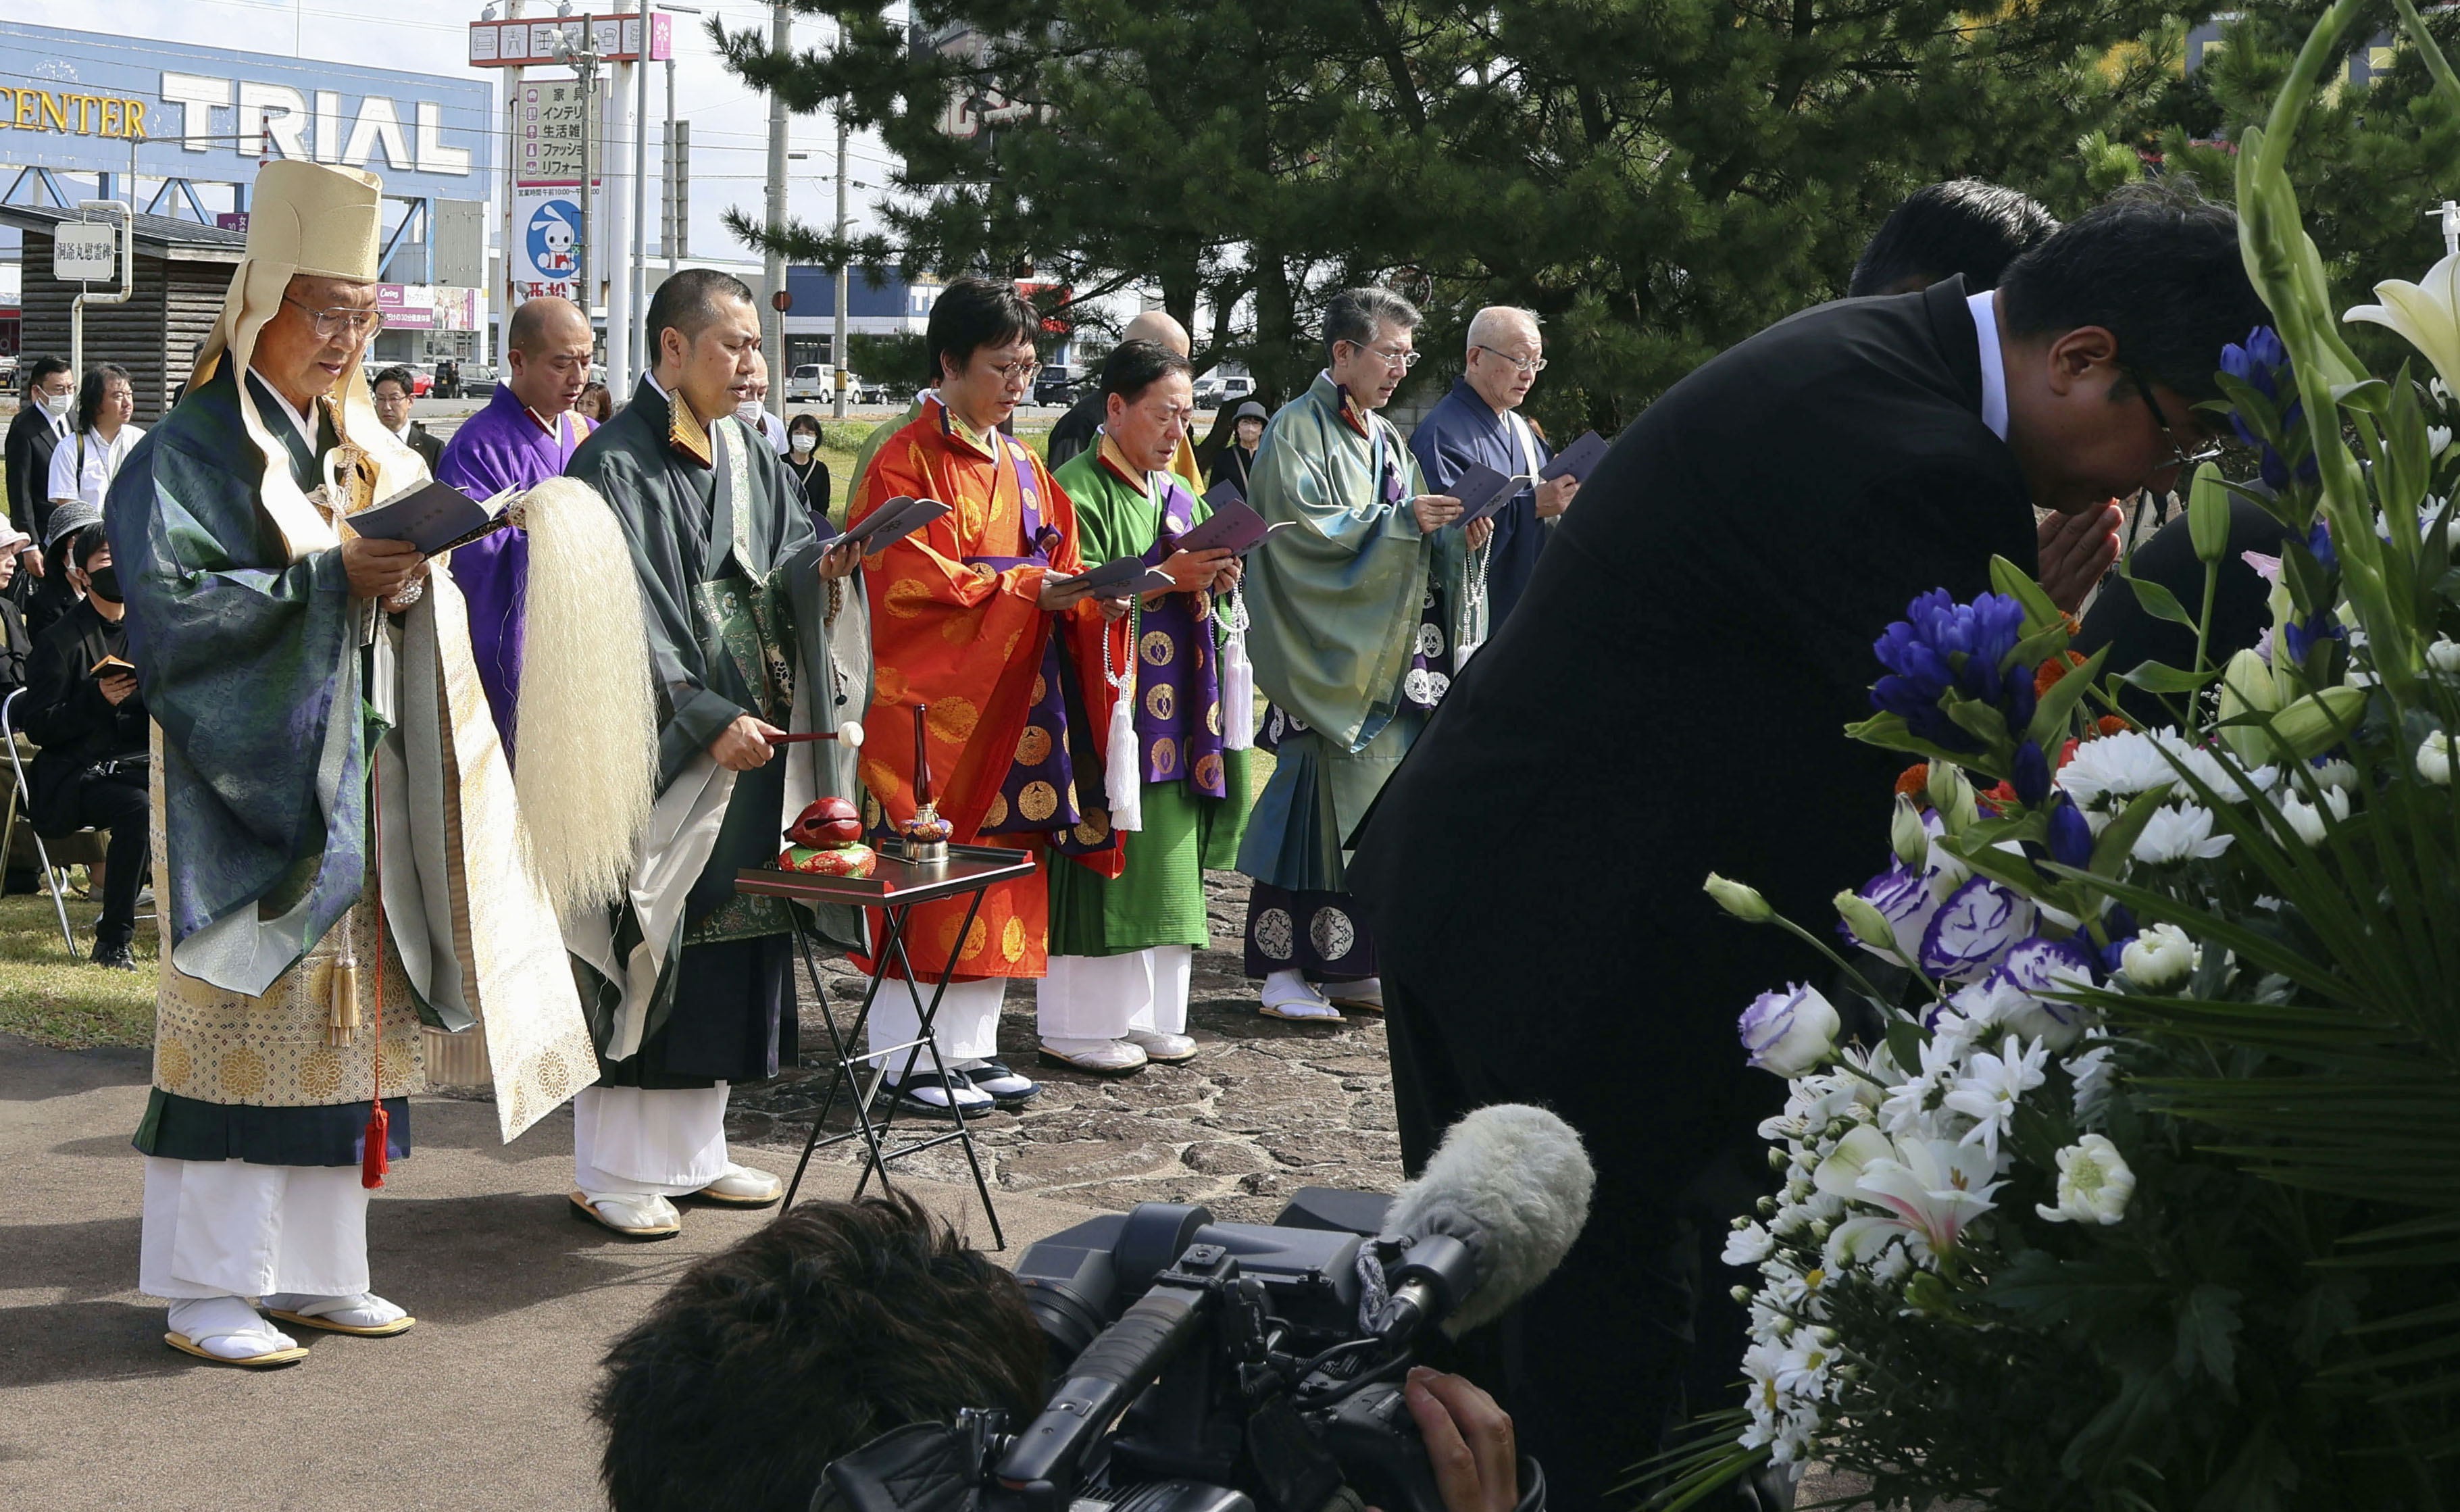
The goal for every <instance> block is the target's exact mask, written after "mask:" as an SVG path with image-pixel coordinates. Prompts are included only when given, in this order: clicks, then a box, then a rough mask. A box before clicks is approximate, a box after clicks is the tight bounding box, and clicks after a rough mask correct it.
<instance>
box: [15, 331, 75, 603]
mask: <svg viewBox="0 0 2460 1512" xmlns="http://www.w3.org/2000/svg"><path fill="white" fill-rule="evenodd" d="M26 373H27V382H28V384H29V387H28V389H27V391H26V402H25V403H24V404H22V405H20V406H19V407H18V409H17V417H16V418H15V419H13V420H11V421H10V422H9V437H8V440H7V441H6V442H5V443H0V456H5V458H6V465H7V473H6V478H7V482H8V487H9V523H11V525H14V526H16V527H17V529H19V530H20V531H22V532H24V533H25V534H26V535H27V536H28V537H30V538H31V539H32V540H34V541H41V540H43V539H45V537H46V536H47V535H48V533H49V531H48V526H49V525H50V523H51V515H52V453H53V450H54V449H56V448H57V447H58V445H59V444H60V442H61V441H63V440H65V439H67V438H68V437H70V436H72V435H74V434H75V433H74V429H73V425H74V422H73V420H72V418H71V415H70V406H71V405H73V404H74V403H75V402H76V374H75V373H74V372H72V371H71V370H70V368H69V365H68V364H67V363H65V362H62V361H61V360H60V359H59V358H57V357H36V358H35V359H33V361H32V362H31V363H29V364H27V368H26ZM28 550H29V553H30V554H31V552H32V548H31V547H29V548H28ZM18 567H19V569H20V570H22V571H26V572H29V573H32V575H34V576H37V577H39V576H41V575H42V562H41V559H40V558H39V557H37V558H35V559H34V560H32V561H25V562H20V563H19V564H18Z"/></svg>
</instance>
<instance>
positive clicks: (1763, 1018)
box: [1736, 982, 1841, 1076]
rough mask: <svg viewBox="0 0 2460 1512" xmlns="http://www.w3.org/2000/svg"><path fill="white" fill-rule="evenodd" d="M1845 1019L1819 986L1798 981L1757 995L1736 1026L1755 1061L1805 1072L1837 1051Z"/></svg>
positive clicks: (1779, 1070)
mask: <svg viewBox="0 0 2460 1512" xmlns="http://www.w3.org/2000/svg"><path fill="white" fill-rule="evenodd" d="M1840 1022H1841V1020H1839V1019H1838V1018H1837V1016H1836V1010H1835V1008H1834V1006H1833V1005H1832V1004H1830V1002H1829V1001H1828V999H1826V998H1825V997H1822V996H1820V995H1819V990H1818V989H1817V988H1815V987H1808V986H1805V985H1804V984H1802V983H1800V982H1796V983H1794V984H1793V985H1792V986H1791V987H1789V988H1787V989H1786V990H1784V991H1781V992H1762V993H1761V994H1760V995H1759V996H1758V997H1756V998H1753V999H1752V1000H1751V1006H1750V1007H1749V1008H1747V1009H1745V1010H1743V1018H1742V1022H1741V1023H1740V1024H1739V1025H1737V1026H1736V1027H1737V1029H1738V1030H1739V1032H1740V1033H1741V1034H1742V1039H1743V1049H1745V1050H1747V1051H1749V1052H1750V1057H1751V1064H1752V1065H1754V1066H1757V1067H1758V1068H1759V1069H1760V1070H1762V1071H1768V1072H1773V1073H1775V1074H1776V1075H1780V1076H1799V1075H1802V1074H1803V1073H1804V1072H1806V1071H1809V1070H1811V1069H1812V1068H1813V1067H1814V1066H1817V1065H1819V1064H1820V1063H1822V1062H1823V1061H1825V1060H1827V1059H1828V1058H1829V1057H1830V1056H1831V1055H1834V1054H1835V1053H1836V1029H1837V1026H1838V1024H1839V1023H1840Z"/></svg>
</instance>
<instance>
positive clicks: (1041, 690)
mask: <svg viewBox="0 0 2460 1512" xmlns="http://www.w3.org/2000/svg"><path fill="white" fill-rule="evenodd" d="M1049 696H1050V682H1049V681H1047V680H1046V679H1045V678H1044V677H1043V675H1042V674H1041V673H1040V672H1035V673H1034V674H1033V696H1031V697H1029V698H1028V699H1027V700H1026V701H1025V706H1026V707H1027V708H1029V709H1039V708H1041V707H1042V700H1043V699H1045V698H1048V697H1049Z"/></svg>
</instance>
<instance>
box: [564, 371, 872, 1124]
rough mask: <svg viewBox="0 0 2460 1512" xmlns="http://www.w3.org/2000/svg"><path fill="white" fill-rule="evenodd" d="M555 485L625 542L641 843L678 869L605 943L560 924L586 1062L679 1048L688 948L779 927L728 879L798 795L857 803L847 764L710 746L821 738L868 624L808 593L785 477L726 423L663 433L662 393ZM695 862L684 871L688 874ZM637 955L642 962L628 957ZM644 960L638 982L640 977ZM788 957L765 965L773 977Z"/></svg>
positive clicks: (860, 685) (849, 932)
mask: <svg viewBox="0 0 2460 1512" xmlns="http://www.w3.org/2000/svg"><path fill="white" fill-rule="evenodd" d="M684 433H690V434H691V435H693V436H695V437H698V436H704V435H705V437H706V439H705V440H702V441H701V442H700V443H699V444H700V445H702V446H704V447H706V448H708V451H707V453H706V455H707V456H708V457H709V458H710V460H709V461H706V462H705V461H703V460H701V459H700V455H701V454H697V453H696V452H695V451H694V449H693V447H692V446H690V445H688V444H686V443H685V441H684V440H683V439H681V438H680V437H681V436H682V435H683V434H684ZM566 471H567V476H569V477H572V478H577V479H581V480H582V481H583V482H585V483H587V484H589V485H590V486H591V487H592V488H594V489H595V490H597V492H598V493H599V495H600V496H601V497H602V498H604V500H606V503H607V505H608V507H609V508H611V509H612V510H613V511H614V513H615V518H616V520H617V521H618V522H620V523H621V524H622V526H623V528H624V535H625V539H626V542H627V543H628V544H629V545H630V546H631V550H632V565H633V570H634V573H635V575H636V576H637V578H638V580H639V590H640V593H641V602H642V609H643V614H644V618H645V619H646V620H647V628H648V632H649V657H650V667H651V670H652V674H653V675H654V676H655V678H656V679H657V683H658V689H659V716H660V724H659V729H658V779H657V780H658V789H659V797H658V808H657V811H656V812H655V813H653V814H652V816H651V820H650V832H651V833H650V837H649V845H650V847H651V850H652V852H653V853H660V854H666V855H671V856H675V857H680V858H682V860H681V861H679V862H676V863H675V864H674V865H672V866H662V865H660V864H657V863H656V858H655V856H654V855H653V856H651V857H648V858H645V861H644V863H643V864H642V865H641V866H640V867H639V868H638V869H637V871H636V875H635V881H634V884H633V895H632V902H631V903H630V904H629V905H626V906H625V907H624V908H623V909H622V910H620V912H619V913H618V914H617V915H616V917H615V918H614V919H613V920H611V921H610V923H609V928H610V929H611V937H601V936H599V935H597V934H596V933H595V931H594V930H593V931H592V932H591V933H590V935H589V936H588V937H587V938H585V939H584V938H583V936H582V934H581V933H580V932H579V931H578V930H576V929H574V928H573V927H572V926H570V925H569V924H568V925H567V930H566V933H567V937H568V939H569V941H570V943H571V944H572V948H573V953H574V956H575V958H576V959H577V960H578V961H580V962H581V964H582V966H583V968H584V969H583V971H582V972H581V977H582V980H583V985H584V991H583V1000H584V1006H585V1007H587V1008H588V1009H589V1010H590V1016H591V1024H592V1029H593V1031H594V1032H595V1033H596V1034H597V1037H598V1043H599V1050H600V1054H601V1055H602V1057H603V1058H604V1060H606V1061H607V1062H609V1063H616V1062H622V1061H626V1060H628V1059H630V1058H631V1057H632V1056H633V1055H634V1054H636V1053H637V1052H638V1051H639V1050H640V1047H641V1046H642V1044H643V1043H644V1042H645V1041H647V1040H648V1039H650V1038H652V1037H654V1036H656V1035H657V1034H659V1033H661V1032H662V1031H666V1030H668V1028H669V1027H670V1022H671V1027H672V1028H673V1029H675V1030H677V1031H680V1032H681V1033H682V1035H683V1036H684V1037H685V1038H690V1037H692V1036H693V1035H695V1034H697V1033H698V1028H699V1026H696V1025H694V1024H691V1023H689V1022H687V1021H686V1020H687V1019H688V1018H689V1016H691V1015H693V1014H694V1013H696V1012H700V1011H701V1005H699V1004H697V1003H696V1002H695V998H694V993H693V982H692V980H691V978H692V975H693V973H692V970H691V966H690V961H689V956H688V954H687V953H686V952H687V951H688V950H689V948H697V947H714V946H720V945H725V944H729V943H733V942H741V941H747V940H758V939H762V938H765V937H772V936H782V935H784V934H786V933H787V932H789V930H790V929H791V928H792V922H791V920H790V918H789V916H788V915H787V913H786V912H785V911H784V910H785V905H784V904H782V903H780V902H778V901H777V900H774V899H765V898H752V897H744V896H740V895H738V894H737V893H736V892H735V890H734V878H735V873H736V872H737V871H738V870H740V869H743V868H748V867H756V866H763V865H767V864H770V863H772V862H774V861H775V859H776V856H777V853H778V851H779V850H781V849H782V848H783V847H784V841H783V839H782V836H781V831H782V830H783V828H784V827H785V825H787V824H789V823H791V822H793V820H794V819H795V815H797V814H798V813H800V812H801V809H802V806H803V805H804V804H805V803H808V802H809V801H810V800H811V799H813V798H816V797H818V796H820V795H823V794H835V795H838V796H840V797H852V796H855V795H856V794H857V793H858V791H859V789H858V788H857V786H856V777H855V771H854V762H855V756H854V753H853V752H852V751H850V750H848V749H847V748H846V746H845V745H844V744H843V743H841V742H838V741H834V740H828V741H818V742H814V743H809V744H796V745H792V746H786V747H782V748H781V749H780V751H779V754H778V756H777V757H776V758H775V759H774V760H772V761H770V762H769V763H768V764H767V765H765V766H760V767H755V768H753V769H752V770H751V771H748V772H742V773H723V772H720V771H718V770H717V768H716V765H715V763H714V762H713V761H712V760H710V757H709V756H708V749H709V745H710V741H712V740H714V739H716V738H717V736H718V735H719V733H720V732H722V731H723V730H725V729H726V727H727V726H728V725H730V724H732V722H733V721H734V719H735V717H736V716H737V715H740V714H745V713H750V714H755V715H757V716H759V717H760V718H763V719H766V720H768V721H769V722H770V723H771V724H773V725H775V726H777V727H778V728H780V729H785V730H796V731H802V730H818V731H828V730H834V729H836V728H837V726H838V724H839V723H840V722H841V721H842V720H844V719H846V718H848V717H852V716H854V715H855V714H856V713H857V712H858V711H859V710H862V709H864V708H867V707H868V706H869V704H870V701H871V686H870V670H871V650H870V635H869V617H868V610H867V609H866V608H865V606H864V598H863V590H862V584H861V580H860V579H859V577H853V578H847V579H845V580H843V581H842V583H840V584H838V585H831V584H828V583H824V582H822V581H821V580H820V578H819V575H818V573H817V571H816V567H817V564H818V562H819V558H820V556H821V554H822V552H823V551H824V550H825V546H824V545H823V543H821V541H820V540H819V539H818V537H817V536H816V534H815V533H814V531H813V528H812V522H811V516H810V513H809V511H807V510H806V509H804V508H803V507H802V503H801V500H800V497H799V496H798V495H797V494H796V493H795V489H794V485H793V483H792V481H791V480H790V479H788V478H787V476H786V472H785V467H784V464H783V463H782V462H780V461H779V460H778V459H777V457H776V454H775V453H774V451H773V450H772V449H771V448H770V446H769V444H768V443H767V442H766V441H765V440H763V439H762V438H761V437H758V436H755V435H748V434H747V433H746V432H745V431H744V429H743V428H742V427H741V426H740V425H739V424H737V423H736V422H735V421H734V420H733V418H732V416H724V417H719V418H717V419H714V420H712V421H710V423H709V425H708V427H707V430H706V432H705V433H703V432H701V431H700V428H699V427H698V426H696V425H693V424H690V423H685V424H682V425H678V424H676V415H675V411H674V410H673V409H672V408H671V407H670V406H669V404H668V399H667V398H666V396H665V395H664V394H660V393H659V392H658V390H657V388H656V387H655V386H654V385H653V384H652V383H650V382H649V381H648V380H647V379H646V378H645V379H643V380H642V383H641V387H640V389H639V391H638V392H637V393H636V394H634V396H633V399H632V402H631V403H630V404H628V405H626V407H625V409H624V411H623V413H622V414H620V415H617V416H616V417H615V418H614V419H613V420H610V421H608V422H607V423H606V424H604V425H603V426H601V427H599V428H598V430H597V431H595V432H594V433H592V434H591V436H590V437H589V439H588V440H586V441H584V442H583V443H582V446H581V448H580V450H579V451H577V452H575V453H574V454H573V458H572V462H571V465H570V466H569V468H568V469H567V470H566ZM832 587H835V588H836V591H835V592H834V593H833V592H832V591H831V590H832ZM712 831H713V839H712ZM694 856H698V857H699V860H698V862H697V864H689V862H690V859H691V858H692V857H694ZM660 877H668V878H670V879H671V883H670V884H669V885H668V889H667V893H666V895H665V896H663V897H661V898H657V899H649V898H647V892H648V890H649V889H650V888H651V887H652V886H653V885H655V884H653V883H652V882H651V881H649V879H655V878H660ZM645 902H646V903H647V906H645ZM816 918H817V922H818V926H819V929H820V932H821V933H822V935H823V936H824V937H825V938H827V939H829V940H831V941H833V942H835V943H837V944H838V945H840V946H844V947H848V948H852V947H857V946H859V945H860V944H861V942H862V938H863V936H862V932H861V925H860V918H859V914H858V913H857V912H856V911H855V910H853V909H850V908H845V907H838V906H828V907H823V908H820V909H818V910H816ZM649 936H655V939H654V941H651V940H649V939H648V937H649ZM645 943H647V944H648V946H649V950H650V955H649V957H646V958H645V957H642V956H639V955H637V954H636V953H635V952H636V948H637V947H640V946H642V945H644V944H645ZM648 959H654V962H655V964H656V967H657V969H656V970H655V971H654V973H652V972H651V971H649V970H648V969H647V968H646V967H645V965H644V962H645V960H648ZM785 961H786V957H785V955H783V954H782V953H780V954H777V955H775V956H774V969H784V965H785ZM618 962H623V963H629V970H628V971H626V970H624V969H610V968H615V964H616V963H618ZM653 978H654V979H653ZM678 978H682V980H681V981H680V983H679V982H678ZM786 1000H787V1001H789V1002H791V1000H792V993H791V990H788V991H787V992H786ZM707 1011H708V1012H720V1013H722V1012H732V1005H729V1004H722V1003H712V1004H710V1005H708V1006H707ZM670 1015H671V1020H670ZM680 1042H681V1041H674V1042H673V1043H680ZM771 1054H772V1055H774V1049H773V1051H772V1053H771ZM753 1058H755V1059H763V1060H765V1059H766V1058H768V1057H763V1056H758V1055H754V1057H753ZM772 1074H774V1068H771V1069H767V1070H764V1069H761V1068H760V1067H758V1066H747V1067H746V1068H745V1069H743V1070H741V1071H738V1072H735V1073H733V1074H732V1075H727V1074H722V1073H710V1072H702V1073H694V1074H693V1075H724V1078H725V1079H730V1080H751V1079H756V1078H757V1077H758V1076H761V1075H772Z"/></svg>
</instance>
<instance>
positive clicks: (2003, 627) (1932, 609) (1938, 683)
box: [1871, 588, 2033, 751]
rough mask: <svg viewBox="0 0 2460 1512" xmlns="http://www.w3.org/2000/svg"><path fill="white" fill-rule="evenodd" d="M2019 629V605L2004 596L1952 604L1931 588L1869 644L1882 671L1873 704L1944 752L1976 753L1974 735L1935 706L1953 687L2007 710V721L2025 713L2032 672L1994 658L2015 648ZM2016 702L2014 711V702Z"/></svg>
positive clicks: (2028, 713)
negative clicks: (1884, 670)
mask: <svg viewBox="0 0 2460 1512" xmlns="http://www.w3.org/2000/svg"><path fill="white" fill-rule="evenodd" d="M2024 628H2025V607H2024V605H2022V604H2020V603H2018V602H2017V601H2016V600H2015V599H2012V598H2009V597H2007V596H2005V595H2004V594H1998V593H1984V594H1983V595H1981V596H1980V597H1978V598H1976V599H1975V600H1974V601H1973V602H1972V603H1970V604H1959V603H1957V602H1956V601H1955V600H1954V599H1952V598H1950V597H1949V596H1948V593H1947V590H1946V589H1945V588H1933V589H1932V590H1931V591H1929V592H1928V593H1925V594H1923V595H1922V596H1921V597H1919V598H1918V599H1916V600H1914V601H1913V603H1911V604H1909V605H1907V606H1906V607H1905V617H1904V618H1903V619H1901V620H1898V621H1897V622H1896V623H1895V624H1893V625H1891V626H1889V627H1888V628H1887V629H1886V630H1885V631H1883V632H1882V633H1881V634H1880V636H1879V638H1878V639H1877V641H1875V642H1873V643H1872V645H1871V652H1872V654H1873V655H1875V656H1877V657H1878V659H1879V662H1880V664H1881V665H1882V666H1884V667H1886V668H1887V669H1888V673H1889V674H1888V675H1887V676H1885V677H1882V678H1880V679H1879V680H1878V682H1877V683H1876V684H1874V685H1873V686H1872V689H1871V702H1872V704H1873V705H1874V706H1875V707H1877V708H1878V709H1880V710H1882V711H1883V712H1885V713H1893V714H1897V715H1899V716H1901V717H1902V718H1903V719H1904V721H1905V723H1906V725H1907V726H1908V727H1909V728H1911V729H1912V731H1913V732H1914V734H1916V735H1919V736H1920V737H1921V738H1923V739H1925V740H1928V741H1930V742H1931V743H1932V744H1933V745H1937V746H1941V747H1944V748H1945V749H1948V750H1951V751H1977V750H1980V749H1981V745H1982V743H1981V742H1980V741H1979V740H1977V739H1975V738H1974V736H1973V735H1972V734H1971V733H1969V732H1968V731H1966V730H1965V729H1964V728H1963V727H1962V726H1961V725H1959V724H1957V723H1956V721H1954V720H1953V719H1950V718H1949V717H1948V716H1947V713H1946V712H1945V711H1944V710H1942V709H1940V706H1939V705H1940V699H1941V698H1942V697H1944V696H1946V694H1947V693H1948V692H1950V691H1951V690H1952V691H1954V692H1959V693H1962V695H1964V696H1965V697H1967V698H1974V699H1979V700H1980V701H1982V702H1983V703H1988V704H1997V705H2000V706H2001V707H2003V708H2004V709H2006V710H2007V712H2008V713H2009V717H2010V722H2011V723H2022V722H2029V721H2030V720H2031V718H2032V713H2033V711H2032V703H2033V677H2032V672H2031V671H2030V670H2029V669H2026V668H2022V667H2019V668H2014V669H2011V670H2009V671H2006V672H2003V671H2002V670H2001V668H2000V666H1999V664H2000V663H2001V662H2002V661H2004V659H2005V658H2006V655H2007V653H2008V652H2009V651H2011V650H2015V647H2016V642H2017V641H2018V640H2019V639H2020V638H2021V637H2022V636H2023V634H2024ZM2019 705H2021V713H2020V712H2019V709H2018V706H2019Z"/></svg>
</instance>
